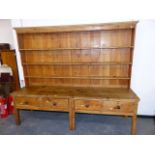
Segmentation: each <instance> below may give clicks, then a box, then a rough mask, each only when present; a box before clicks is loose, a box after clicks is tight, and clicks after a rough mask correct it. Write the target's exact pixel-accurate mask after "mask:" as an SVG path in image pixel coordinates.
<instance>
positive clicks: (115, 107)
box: [102, 101, 137, 113]
mask: <svg viewBox="0 0 155 155" xmlns="http://www.w3.org/2000/svg"><path fill="white" fill-rule="evenodd" d="M102 111H103V112H117V113H119V112H120V113H124V112H125V113H133V112H136V111H137V106H136V104H135V103H132V102H128V101H103V110H102Z"/></svg>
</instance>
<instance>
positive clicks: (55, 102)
mask: <svg viewBox="0 0 155 155" xmlns="http://www.w3.org/2000/svg"><path fill="white" fill-rule="evenodd" d="M15 106H17V107H20V106H21V107H24V106H25V107H28V106H29V107H31V108H33V107H34V108H35V107H36V108H39V109H40V110H41V109H49V110H50V109H54V110H68V109H69V105H68V99H65V98H52V97H16V98H15Z"/></svg>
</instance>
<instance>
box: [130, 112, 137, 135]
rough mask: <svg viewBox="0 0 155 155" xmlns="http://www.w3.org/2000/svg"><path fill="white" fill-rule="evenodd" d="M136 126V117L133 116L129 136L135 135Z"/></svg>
mask: <svg viewBox="0 0 155 155" xmlns="http://www.w3.org/2000/svg"><path fill="white" fill-rule="evenodd" d="M136 125H137V116H136V115H133V116H132V127H131V134H132V135H135V134H136Z"/></svg>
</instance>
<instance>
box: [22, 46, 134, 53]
mask: <svg viewBox="0 0 155 155" xmlns="http://www.w3.org/2000/svg"><path fill="white" fill-rule="evenodd" d="M121 48H133V46H111V47H84V48H50V49H46V48H45V49H19V50H20V51H21V52H25V51H26V52H28V51H37V52H38V51H48V52H49V51H63V50H92V49H121Z"/></svg>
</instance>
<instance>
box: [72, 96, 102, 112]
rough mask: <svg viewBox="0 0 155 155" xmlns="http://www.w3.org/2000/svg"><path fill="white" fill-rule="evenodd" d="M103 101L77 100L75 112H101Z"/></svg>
mask: <svg viewBox="0 0 155 155" xmlns="http://www.w3.org/2000/svg"><path fill="white" fill-rule="evenodd" d="M102 105H103V104H102V101H101V100H82V99H78V100H75V111H79V112H80V111H81V112H85V111H86V112H87V111H90V112H91V111H92V112H93V111H101V110H102Z"/></svg>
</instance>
